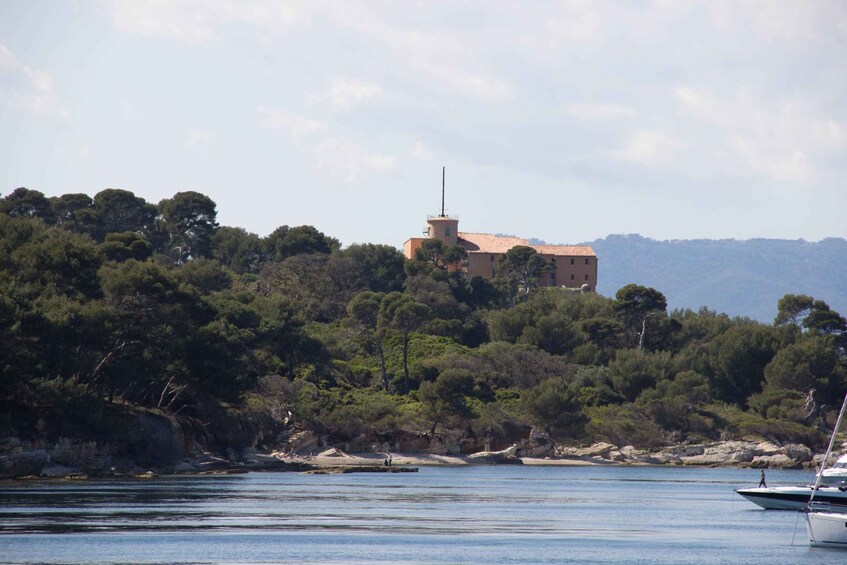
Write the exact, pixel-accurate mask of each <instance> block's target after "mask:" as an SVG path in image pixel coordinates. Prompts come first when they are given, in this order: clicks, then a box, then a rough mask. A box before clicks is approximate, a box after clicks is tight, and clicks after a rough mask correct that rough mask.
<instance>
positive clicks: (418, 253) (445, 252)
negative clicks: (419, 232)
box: [414, 239, 468, 271]
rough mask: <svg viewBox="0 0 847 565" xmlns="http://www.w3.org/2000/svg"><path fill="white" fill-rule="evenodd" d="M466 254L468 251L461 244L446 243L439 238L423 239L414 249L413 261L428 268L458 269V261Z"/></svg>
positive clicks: (465, 256)
mask: <svg viewBox="0 0 847 565" xmlns="http://www.w3.org/2000/svg"><path fill="white" fill-rule="evenodd" d="M467 256H468V252H467V251H466V250H465V248H464V247H462V246H461V245H447V244H446V243H444V242H443V241H441V240H440V239H425V240H423V242H421V246H420V247H419V248H418V249H416V250H415V258H414V261H416V262H418V263H422V264H424V265H427V266H429V267H430V268H435V269H439V270H441V271H447V270H448V269H458V267H459V262H460V261H462V260H463V259H465V258H467Z"/></svg>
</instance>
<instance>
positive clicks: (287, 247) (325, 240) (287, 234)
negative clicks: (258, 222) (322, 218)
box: [263, 226, 340, 261]
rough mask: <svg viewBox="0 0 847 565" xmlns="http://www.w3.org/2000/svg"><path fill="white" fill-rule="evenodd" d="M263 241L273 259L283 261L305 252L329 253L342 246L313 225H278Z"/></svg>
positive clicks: (266, 250)
mask: <svg viewBox="0 0 847 565" xmlns="http://www.w3.org/2000/svg"><path fill="white" fill-rule="evenodd" d="M263 243H264V246H265V252H266V253H267V254H268V256H269V257H270V259H271V260H272V261H282V260H284V259H287V258H288V257H293V256H294V255H301V254H303V253H322V254H329V253H332V252H333V251H337V250H338V248H339V247H340V244H339V243H338V240H337V239H335V238H332V237H328V236H326V235H324V233H323V232H320V231H318V230H317V229H315V228H314V227H312V226H297V227H293V228H289V227H288V226H281V227H278V228H277V229H275V230H274V231H273V232H272V233H271V234H270V235H269V236H268V237H266V238H265V239H264V240H263Z"/></svg>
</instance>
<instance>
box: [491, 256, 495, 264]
mask: <svg viewBox="0 0 847 565" xmlns="http://www.w3.org/2000/svg"><path fill="white" fill-rule="evenodd" d="M491 262H492V263H493V262H494V255H492V256H491Z"/></svg>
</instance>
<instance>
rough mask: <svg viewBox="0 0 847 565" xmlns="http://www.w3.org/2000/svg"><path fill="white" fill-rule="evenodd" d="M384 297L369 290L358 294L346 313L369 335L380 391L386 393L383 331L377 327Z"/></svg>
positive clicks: (351, 301) (386, 374)
mask: <svg viewBox="0 0 847 565" xmlns="http://www.w3.org/2000/svg"><path fill="white" fill-rule="evenodd" d="M384 296H385V295H384V294H383V293H381V292H373V291H369V290H366V291H364V292H360V293H359V294H357V295H356V296H354V297H353V299H352V300H350V302H349V303H348V304H347V313H348V315H349V316H350V317H351V318H352V319H353V320H355V321H356V322H357V323H358V324H359V326H360V327H362V328H364V329H365V330H367V331H369V332H370V333H371V336H372V339H373V341H374V346H375V348H376V353H377V357H378V358H379V369H380V373H381V375H382V389H383V390H384V391H386V392H388V372H387V371H386V369H385V352H384V351H383V349H382V342H383V339H384V337H385V330H384V328H381V327H379V309H380V304H381V303H382V299H383V297H384Z"/></svg>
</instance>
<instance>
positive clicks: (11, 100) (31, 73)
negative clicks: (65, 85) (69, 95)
mask: <svg viewBox="0 0 847 565" xmlns="http://www.w3.org/2000/svg"><path fill="white" fill-rule="evenodd" d="M0 105H3V106H6V107H7V108H11V109H13V110H17V111H24V112H29V113H31V114H35V115H37V116H40V117H43V118H49V119H53V120H59V121H66V120H68V119H69V118H70V112H69V111H68V110H67V108H64V107H63V106H62V105H61V104H60V103H59V102H58V100H57V97H56V93H55V92H54V90H53V77H52V76H51V75H50V74H49V73H47V72H45V71H41V70H38V69H33V68H32V67H29V66H27V65H25V64H23V63H21V62H20V61H19V60H18V58H17V57H16V56H15V54H14V53H13V52H12V50H11V49H9V48H8V47H6V46H5V45H2V44H0Z"/></svg>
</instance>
